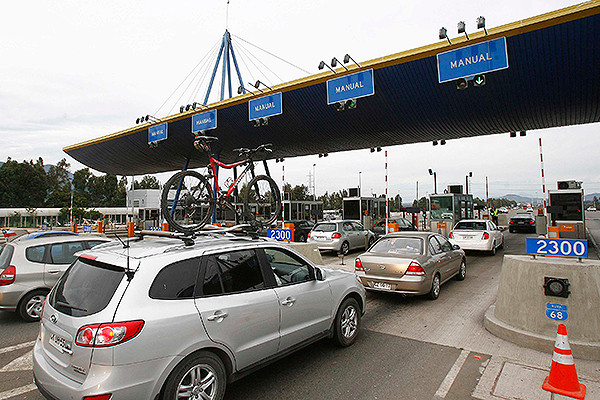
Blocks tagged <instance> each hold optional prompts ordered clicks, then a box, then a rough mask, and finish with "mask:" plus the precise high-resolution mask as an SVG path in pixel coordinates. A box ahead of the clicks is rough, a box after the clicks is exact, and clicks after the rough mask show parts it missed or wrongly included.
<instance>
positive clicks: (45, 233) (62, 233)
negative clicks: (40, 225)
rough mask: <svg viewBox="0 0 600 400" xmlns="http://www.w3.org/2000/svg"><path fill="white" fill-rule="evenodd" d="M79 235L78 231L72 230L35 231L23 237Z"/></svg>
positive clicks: (27, 238)
mask: <svg viewBox="0 0 600 400" xmlns="http://www.w3.org/2000/svg"><path fill="white" fill-rule="evenodd" d="M69 235H70V236H79V234H78V233H75V232H70V231H43V232H35V233H30V234H29V235H28V236H27V237H23V239H26V240H29V239H37V238H40V237H49V236H69Z"/></svg>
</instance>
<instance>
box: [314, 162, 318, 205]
mask: <svg viewBox="0 0 600 400" xmlns="http://www.w3.org/2000/svg"><path fill="white" fill-rule="evenodd" d="M316 166H317V164H313V200H315V201H316V200H317V176H316V175H315V167H316Z"/></svg>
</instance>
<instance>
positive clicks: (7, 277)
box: [0, 265, 17, 286]
mask: <svg viewBox="0 0 600 400" xmlns="http://www.w3.org/2000/svg"><path fill="white" fill-rule="evenodd" d="M16 277H17V269H16V268H15V266H14V265H9V266H8V267H6V268H5V269H4V271H2V274H0V286H6V285H10V284H11V283H13V282H14V281H15V278H16Z"/></svg>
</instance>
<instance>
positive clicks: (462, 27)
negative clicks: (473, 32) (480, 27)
mask: <svg viewBox="0 0 600 400" xmlns="http://www.w3.org/2000/svg"><path fill="white" fill-rule="evenodd" d="M457 27H458V34H459V35H460V34H461V33H464V34H465V36H466V37H467V40H469V35H467V24H465V21H460V22H459V23H458V24H457Z"/></svg>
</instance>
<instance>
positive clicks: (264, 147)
mask: <svg viewBox="0 0 600 400" xmlns="http://www.w3.org/2000/svg"><path fill="white" fill-rule="evenodd" d="M271 146H273V144H272V143H266V144H261V145H260V146H258V147H257V148H255V149H252V150H250V149H248V148H246V147H242V148H239V149H233V151H234V152H236V153H238V155H239V156H240V157H242V156H248V155H250V154H254V153H258V152H259V151H264V152H266V153H272V152H273V149H271Z"/></svg>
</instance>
